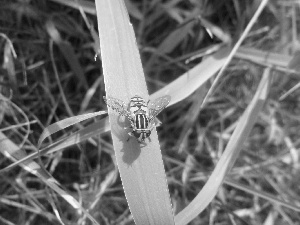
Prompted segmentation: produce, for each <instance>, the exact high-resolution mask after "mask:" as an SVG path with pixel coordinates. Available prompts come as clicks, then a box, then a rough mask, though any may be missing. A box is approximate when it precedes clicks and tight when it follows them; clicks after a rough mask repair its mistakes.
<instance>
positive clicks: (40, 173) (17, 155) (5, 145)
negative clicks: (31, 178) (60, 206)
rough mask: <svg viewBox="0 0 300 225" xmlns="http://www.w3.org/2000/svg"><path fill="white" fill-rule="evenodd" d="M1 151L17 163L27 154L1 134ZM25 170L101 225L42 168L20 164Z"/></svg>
mask: <svg viewBox="0 0 300 225" xmlns="http://www.w3.org/2000/svg"><path fill="white" fill-rule="evenodd" d="M0 151H1V153H2V154H4V155H5V156H6V157H8V158H9V159H11V160H13V161H16V160H19V159H23V158H25V157H26V156H27V154H26V153H25V152H24V151H23V150H20V149H19V147H18V146H17V145H16V144H15V143H13V142H12V141H11V140H10V139H8V138H7V137H6V136H5V135H4V134H3V133H1V132H0ZM20 166H22V168H23V169H25V170H26V171H28V172H29V173H32V174H33V175H35V176H37V177H38V178H40V179H41V180H42V181H43V182H44V183H45V184H46V185H48V186H49V187H50V188H51V189H52V190H54V191H55V192H56V193H57V194H59V195H60V196H61V197H62V198H64V199H65V200H66V201H67V202H68V203H69V204H70V205H72V207H73V208H74V209H80V210H81V211H82V212H84V214H85V215H86V216H87V217H88V218H89V219H90V220H91V221H92V222H93V223H94V224H97V225H99V223H98V222H97V221H96V220H95V219H94V218H93V217H92V216H91V215H90V214H89V213H88V212H87V211H86V210H85V209H84V208H82V206H81V205H80V203H79V202H78V201H77V200H76V199H75V198H74V197H73V196H72V195H70V194H69V193H67V192H66V191H64V190H63V188H62V187H61V186H60V184H59V183H58V182H57V181H56V180H55V179H54V178H53V177H52V175H51V174H50V173H48V172H47V171H46V170H44V169H42V167H41V166H40V165H39V164H37V163H36V162H34V161H31V162H25V163H22V164H20Z"/></svg>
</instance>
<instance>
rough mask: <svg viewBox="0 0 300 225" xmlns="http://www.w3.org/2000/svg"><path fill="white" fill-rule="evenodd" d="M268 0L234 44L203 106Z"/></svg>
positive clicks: (263, 1)
mask: <svg viewBox="0 0 300 225" xmlns="http://www.w3.org/2000/svg"><path fill="white" fill-rule="evenodd" d="M267 3H268V0H262V1H261V3H260V5H259V7H258V9H257V10H256V12H255V13H254V15H253V17H252V18H251V20H250V22H249V23H248V25H247V27H246V29H245V30H244V31H243V33H242V35H241V37H240V38H239V40H238V41H237V43H236V44H235V45H234V47H233V49H232V51H231V52H230V54H229V56H228V57H227V59H226V61H225V63H224V64H223V66H222V68H221V70H220V71H219V72H218V74H217V76H216V79H215V80H214V82H213V84H212V85H211V87H210V89H209V90H208V92H207V95H206V96H205V98H204V100H203V103H202V108H203V107H204V106H205V104H206V102H207V100H208V97H210V95H211V94H212V92H213V91H214V89H215V87H216V85H217V83H218V81H219V79H220V78H221V76H222V75H223V72H224V71H225V69H226V68H227V66H228V65H229V62H230V61H231V59H232V58H233V56H234V55H235V53H236V52H237V50H238V48H239V47H240V46H241V44H242V42H243V41H244V39H245V38H246V36H247V35H248V33H249V32H250V30H251V28H252V26H253V25H254V23H255V22H256V21H257V19H258V17H259V15H260V14H261V12H262V11H263V9H264V8H265V6H266V5H267Z"/></svg>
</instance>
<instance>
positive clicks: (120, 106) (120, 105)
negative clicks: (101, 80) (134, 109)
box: [103, 97, 130, 118]
mask: <svg viewBox="0 0 300 225" xmlns="http://www.w3.org/2000/svg"><path fill="white" fill-rule="evenodd" d="M103 99H104V101H105V103H106V104H107V106H108V107H110V108H111V109H113V110H115V111H116V112H118V113H119V114H120V115H122V116H126V117H127V118H130V113H129V112H128V111H127V109H126V107H127V106H126V104H125V103H124V102H123V101H121V100H120V99H117V98H113V97H108V98H106V97H103Z"/></svg>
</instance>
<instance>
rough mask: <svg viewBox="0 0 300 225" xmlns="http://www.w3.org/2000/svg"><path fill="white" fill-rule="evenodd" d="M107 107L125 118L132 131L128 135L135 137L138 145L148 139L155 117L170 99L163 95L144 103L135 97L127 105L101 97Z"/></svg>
mask: <svg viewBox="0 0 300 225" xmlns="http://www.w3.org/2000/svg"><path fill="white" fill-rule="evenodd" d="M103 98H104V101H105V103H106V104H107V106H108V107H110V108H111V109H113V110H114V111H116V112H118V113H119V114H120V115H121V116H125V117H127V119H128V120H129V121H130V125H131V126H130V127H129V128H131V129H132V131H131V132H129V133H128V134H129V135H130V136H132V137H135V138H136V139H137V141H138V142H139V143H142V142H144V141H145V139H146V138H149V137H150V135H151V131H152V130H153V128H154V126H155V118H156V116H157V115H158V114H159V113H160V112H161V111H162V110H163V109H164V108H166V106H167V105H168V104H169V103H170V100H171V97H170V96H169V95H165V96H163V97H160V98H157V99H155V100H154V101H150V100H149V101H148V102H147V101H146V100H145V99H143V98H142V97H140V96H138V95H135V96H134V97H132V98H131V99H130V102H129V104H125V103H124V102H123V101H121V100H119V99H117V98H113V97H107V98H106V97H103Z"/></svg>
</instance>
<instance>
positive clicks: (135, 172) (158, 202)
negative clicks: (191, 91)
mask: <svg viewBox="0 0 300 225" xmlns="http://www.w3.org/2000/svg"><path fill="white" fill-rule="evenodd" d="M96 9H97V17H98V27H99V29H98V30H99V36H100V46H101V48H100V49H101V57H102V67H103V74H104V82H105V88H106V95H107V96H111V97H114V98H118V99H120V100H122V101H124V102H126V103H128V102H129V100H130V98H131V97H133V96H134V95H139V96H141V97H143V98H145V99H148V91H147V86H146V81H145V77H144V76H143V69H142V64H141V59H140V56H139V52H138V48H137V45H136V40H135V37H134V31H133V28H132V26H131V24H130V22H129V17H128V14H127V12H126V8H125V5H124V3H123V1H121V0H96ZM108 112H109V120H110V124H111V129H112V132H111V133H112V139H113V145H114V150H115V155H116V160H117V164H118V168H119V171H120V175H121V179H122V184H123V188H124V191H125V195H126V199H127V202H128V204H129V208H130V211H131V213H132V215H133V218H134V221H135V223H136V224H144V225H145V224H164V225H167V224H174V221H173V213H172V209H171V205H170V198H169V193H168V187H167V182H166V176H165V172H164V166H163V161H162V155H161V152H160V146H159V143H158V139H157V133H156V132H155V129H154V130H153V132H152V134H151V141H150V142H148V141H146V144H145V145H141V144H139V143H138V142H137V140H135V139H133V138H131V139H130V140H129V141H127V139H128V134H127V132H126V131H125V130H124V129H123V128H124V126H125V123H126V122H128V121H124V118H123V117H119V116H118V115H117V114H116V113H114V112H113V111H112V110H111V109H110V108H109V109H108ZM126 125H128V123H126Z"/></svg>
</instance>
